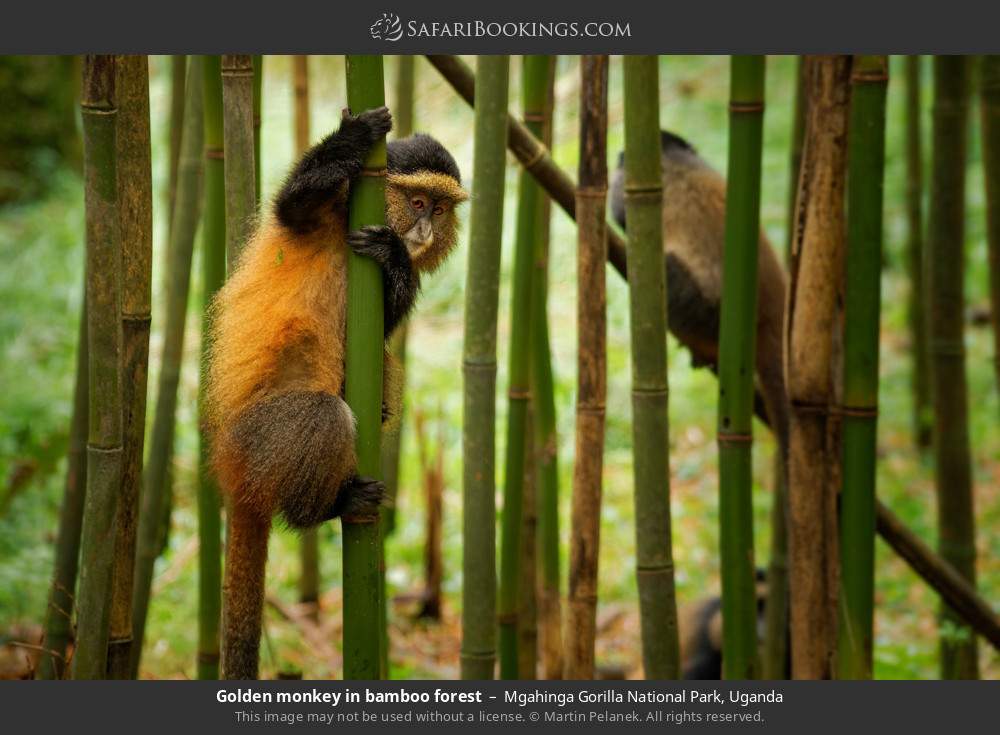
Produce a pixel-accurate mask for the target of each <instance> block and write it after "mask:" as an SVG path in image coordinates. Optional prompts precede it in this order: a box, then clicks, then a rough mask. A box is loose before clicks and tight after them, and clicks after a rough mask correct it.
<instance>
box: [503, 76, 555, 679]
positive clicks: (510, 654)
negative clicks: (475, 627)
mask: <svg viewBox="0 0 1000 735" xmlns="http://www.w3.org/2000/svg"><path fill="white" fill-rule="evenodd" d="M548 64H549V61H548V59H547V58H546V57H544V56H536V57H527V56H526V57H524V59H523V67H522V68H523V71H522V75H521V76H522V81H521V89H522V104H523V107H524V117H525V119H526V120H527V119H531V118H532V117H539V116H540V115H541V114H542V108H543V107H544V106H545V96H546V87H545V77H546V71H547V69H548ZM539 196H540V194H539V188H538V184H537V183H536V182H535V180H534V179H533V178H532V177H531V174H529V173H528V172H527V171H524V170H522V171H521V172H520V179H519V183H518V203H517V235H516V238H515V245H514V272H513V284H512V286H511V304H510V314H511V317H510V346H509V348H508V353H507V354H508V376H509V381H510V383H509V386H508V400H509V406H508V412H507V449H506V452H507V453H506V460H505V470H504V500H503V513H502V517H501V523H502V532H501V539H500V594H499V600H498V605H497V622H498V623H499V629H500V640H499V643H500V651H499V652H500V676H501V678H503V679H517V678H518V674H519V672H520V667H519V664H518V625H519V620H518V611H519V609H520V600H519V595H518V591H519V587H520V576H521V568H520V560H521V525H522V518H523V501H524V465H525V450H526V447H527V445H526V444H525V440H524V437H525V431H526V425H527V417H528V402H529V400H530V396H531V393H530V385H529V379H530V364H531V363H530V357H531V353H530V350H531V346H530V337H531V331H530V330H531V291H532V288H531V285H532V275H533V270H534V269H533V265H534V254H535V240H536V238H537V237H538V215H539V214H540V211H539V207H538V199H539Z"/></svg>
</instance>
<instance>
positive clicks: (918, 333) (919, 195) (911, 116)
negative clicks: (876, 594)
mask: <svg viewBox="0 0 1000 735" xmlns="http://www.w3.org/2000/svg"><path fill="white" fill-rule="evenodd" d="M921 58H922V57H920V56H907V57H905V59H906V136H905V143H906V261H907V275H908V277H909V281H910V290H909V303H908V304H907V315H906V316H907V322H908V326H909V329H910V359H911V361H912V364H913V377H912V379H911V383H912V389H913V436H914V437H915V439H916V443H917V446H918V447H919V448H921V449H924V448H926V447H929V446H930V445H931V429H932V424H933V419H932V410H931V384H930V366H929V365H928V359H929V353H928V351H927V310H926V308H925V307H926V303H925V302H926V295H927V294H926V290H927V289H926V286H925V278H924V275H925V267H924V249H925V245H924V212H923V209H924V207H923V196H924V152H923V134H922V130H923V124H922V122H921V116H922V109H921V104H920V84H921V73H920V64H921Z"/></svg>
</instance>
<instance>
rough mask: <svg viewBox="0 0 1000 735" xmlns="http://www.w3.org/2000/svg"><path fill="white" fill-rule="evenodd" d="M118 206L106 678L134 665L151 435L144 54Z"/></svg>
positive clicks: (123, 144) (121, 144) (123, 77)
mask: <svg viewBox="0 0 1000 735" xmlns="http://www.w3.org/2000/svg"><path fill="white" fill-rule="evenodd" d="M117 93H118V94H117V97H118V122H117V125H118V134H117V146H118V156H117V159H118V211H119V217H118V221H119V225H118V226H119V237H120V238H121V251H122V256H121V257H122V305H121V309H122V340H123V341H122V349H123V358H122V359H123V370H124V373H123V375H122V403H123V407H124V411H125V413H124V417H123V422H124V423H123V427H122V431H123V442H124V447H123V455H122V486H121V494H120V495H119V500H118V521H117V528H118V530H117V539H116V548H115V570H114V582H113V588H112V593H111V628H110V634H109V641H108V678H110V679H127V678H129V674H130V672H131V656H132V653H131V649H132V640H133V639H132V576H133V570H134V569H135V544H136V515H137V512H138V505H139V485H140V484H141V482H142V457H143V440H144V438H145V435H146V383H147V374H148V367H149V324H150V308H151V300H152V258H153V180H152V164H151V149H150V139H149V69H148V62H147V59H146V57H145V56H119V57H118V80H117Z"/></svg>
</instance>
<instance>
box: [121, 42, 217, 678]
mask: <svg viewBox="0 0 1000 735" xmlns="http://www.w3.org/2000/svg"><path fill="white" fill-rule="evenodd" d="M187 66H188V68H187V76H188V78H187V82H186V85H185V94H186V95H187V100H185V104H184V121H183V123H182V133H181V154H180V158H179V159H178V165H177V197H176V199H175V202H174V205H175V206H174V211H173V217H172V221H171V224H170V244H169V246H168V248H167V253H168V260H167V264H166V269H165V270H166V271H167V288H166V296H165V302H166V309H165V312H166V313H165V324H164V328H163V356H162V358H161V363H160V377H159V380H158V382H157V389H156V411H155V415H154V419H153V428H152V433H151V434H150V438H149V453H148V456H147V458H146V470H145V477H144V480H145V482H144V489H143V492H142V495H141V496H140V506H139V530H138V535H137V538H136V557H135V582H134V584H133V587H132V590H133V592H132V593H133V598H132V634H133V637H134V639H135V640H134V643H133V645H132V672H131V676H132V678H137V677H138V675H139V663H140V660H141V657H142V644H143V635H144V633H145V630H146V615H147V612H148V610H149V594H150V589H151V588H152V583H153V568H154V566H155V564H156V558H157V557H158V556H159V555H160V550H161V549H162V543H161V529H162V524H163V516H164V514H165V513H167V514H169V506H170V495H171V492H170V481H171V475H172V473H171V471H170V466H171V464H172V461H173V449H174V428H175V426H176V421H177V387H178V385H179V384H180V377H181V366H182V364H183V357H184V331H185V324H186V321H187V311H188V308H187V306H188V295H189V291H190V286H191V261H192V254H193V252H194V238H195V232H196V230H197V229H198V220H199V219H200V217H201V208H202V168H203V156H204V120H203V117H202V115H203V112H202V108H203V100H202V86H203V85H202V64H201V58H200V57H198V56H192V57H191V61H190V63H189V64H188V65H187ZM168 522H169V515H168Z"/></svg>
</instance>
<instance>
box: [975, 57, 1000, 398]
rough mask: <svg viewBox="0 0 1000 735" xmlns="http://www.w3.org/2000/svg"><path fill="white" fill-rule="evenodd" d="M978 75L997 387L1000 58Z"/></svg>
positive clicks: (999, 341) (986, 62)
mask: <svg viewBox="0 0 1000 735" xmlns="http://www.w3.org/2000/svg"><path fill="white" fill-rule="evenodd" d="M979 73H980V96H979V111H980V115H981V122H980V124H981V126H982V131H983V133H982V134H983V174H984V178H985V182H986V235H987V240H988V241H989V258H990V306H991V310H992V312H993V365H994V367H995V368H996V373H997V385H998V386H1000V56H984V57H983V61H982V65H981V67H980V71H979Z"/></svg>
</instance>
